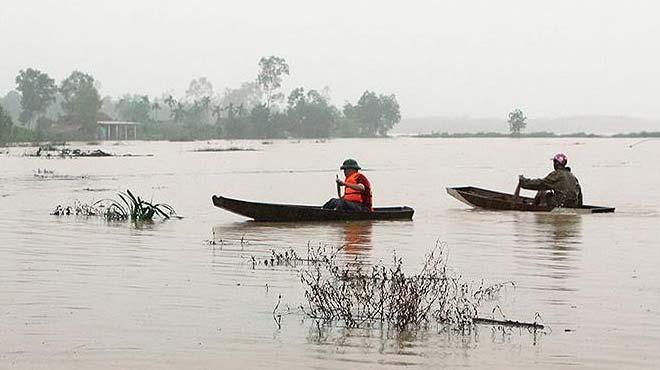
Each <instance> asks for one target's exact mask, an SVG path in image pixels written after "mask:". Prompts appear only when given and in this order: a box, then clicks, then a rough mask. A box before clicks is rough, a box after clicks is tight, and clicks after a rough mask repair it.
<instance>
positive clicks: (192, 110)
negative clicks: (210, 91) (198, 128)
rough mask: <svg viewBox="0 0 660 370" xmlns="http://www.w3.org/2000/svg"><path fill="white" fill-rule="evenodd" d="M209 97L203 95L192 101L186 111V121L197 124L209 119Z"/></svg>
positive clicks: (207, 121)
mask: <svg viewBox="0 0 660 370" xmlns="http://www.w3.org/2000/svg"><path fill="white" fill-rule="evenodd" d="M210 107H211V97H210V96H204V97H202V98H200V99H198V100H195V101H193V102H192V105H189V107H188V110H187V112H186V117H185V118H186V119H185V121H186V123H187V124H189V125H199V124H206V123H209V121H210V119H211V113H210Z"/></svg>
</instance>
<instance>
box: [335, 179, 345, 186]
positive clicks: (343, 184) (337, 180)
mask: <svg viewBox="0 0 660 370" xmlns="http://www.w3.org/2000/svg"><path fill="white" fill-rule="evenodd" d="M335 181H336V182H337V185H339V186H346V183H345V182H344V181H343V180H342V179H340V178H337V179H336V180H335Z"/></svg>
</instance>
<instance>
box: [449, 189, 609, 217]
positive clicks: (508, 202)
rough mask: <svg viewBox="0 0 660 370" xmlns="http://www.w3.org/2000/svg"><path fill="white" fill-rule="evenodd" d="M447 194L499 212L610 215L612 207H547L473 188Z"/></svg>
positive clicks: (511, 196)
mask: <svg viewBox="0 0 660 370" xmlns="http://www.w3.org/2000/svg"><path fill="white" fill-rule="evenodd" d="M447 193H448V194H449V195H451V196H452V197H454V198H456V199H458V200H459V201H461V202H463V203H465V204H467V205H469V206H472V207H477V208H483V209H492V210H500V211H527V212H561V213H611V212H614V208H613V207H600V206H587V205H584V206H582V207H580V208H561V207H556V208H553V207H549V206H545V205H536V204H534V198H530V197H523V196H519V197H516V196H515V195H513V194H507V193H500V192H497V191H492V190H486V189H481V188H477V187H473V186H464V187H455V188H447Z"/></svg>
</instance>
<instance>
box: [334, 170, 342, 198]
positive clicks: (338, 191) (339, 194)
mask: <svg viewBox="0 0 660 370" xmlns="http://www.w3.org/2000/svg"><path fill="white" fill-rule="evenodd" d="M335 177H336V178H337V181H335V183H336V184H337V196H338V197H339V199H341V185H339V182H338V181H339V175H335Z"/></svg>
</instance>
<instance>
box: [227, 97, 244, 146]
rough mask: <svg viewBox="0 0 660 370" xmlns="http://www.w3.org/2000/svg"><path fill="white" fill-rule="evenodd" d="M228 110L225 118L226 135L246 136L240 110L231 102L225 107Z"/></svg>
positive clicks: (233, 136)
mask: <svg viewBox="0 0 660 370" xmlns="http://www.w3.org/2000/svg"><path fill="white" fill-rule="evenodd" d="M224 110H225V111H226V112H227V118H226V119H225V136H226V137H227V138H229V139H239V138H243V137H245V136H246V129H245V125H244V122H243V120H242V119H241V117H240V116H239V114H238V113H239V110H238V108H237V107H235V106H234V104H232V103H229V105H228V106H227V107H225V108H224Z"/></svg>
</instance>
